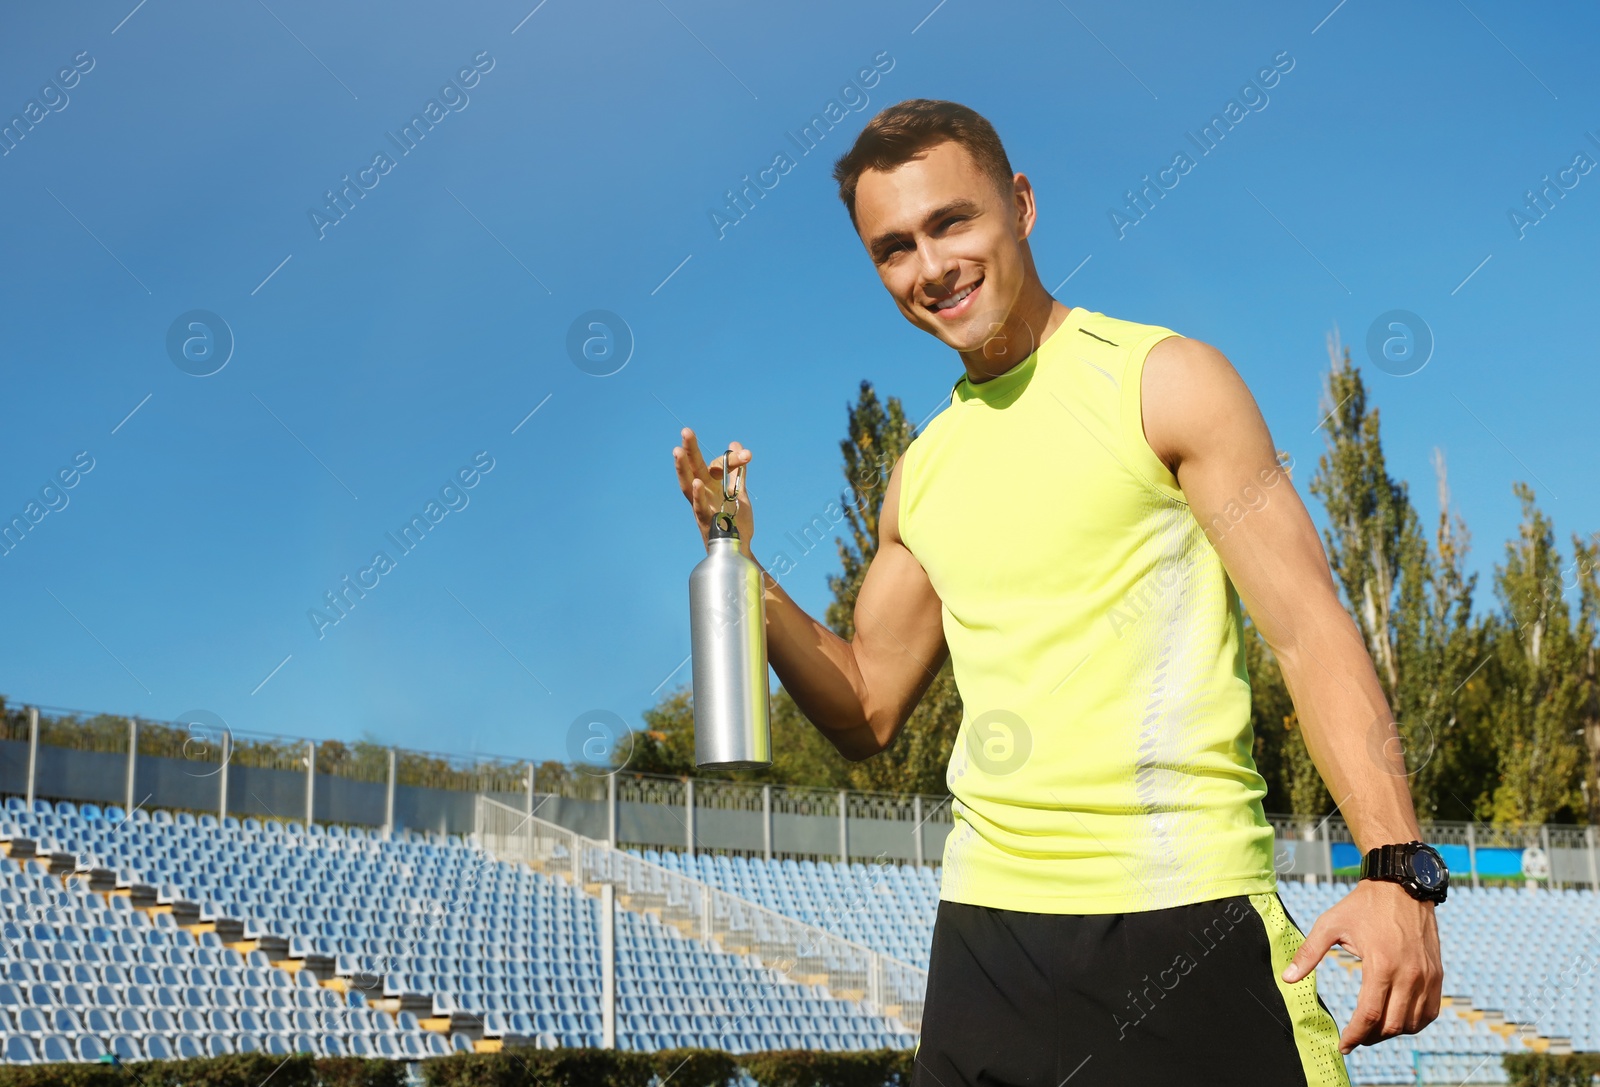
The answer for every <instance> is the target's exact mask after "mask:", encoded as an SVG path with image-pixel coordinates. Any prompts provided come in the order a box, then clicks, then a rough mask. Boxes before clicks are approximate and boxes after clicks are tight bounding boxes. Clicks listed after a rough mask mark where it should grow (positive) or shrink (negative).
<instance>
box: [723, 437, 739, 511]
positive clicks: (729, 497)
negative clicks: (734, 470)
mask: <svg viewBox="0 0 1600 1087" xmlns="http://www.w3.org/2000/svg"><path fill="white" fill-rule="evenodd" d="M732 454H733V450H732V449H729V450H728V451H727V452H726V453H724V454H722V502H723V504H724V505H726V504H727V503H729V502H734V503H737V502H738V500H739V485H738V484H735V485H734V488H733V490H732V492H729V490H728V479H729V472H728V457H730V456H731V455H732ZM739 470H740V472H741V474H742V473H743V471H744V469H743V467H742V466H741V467H740V469H739Z"/></svg>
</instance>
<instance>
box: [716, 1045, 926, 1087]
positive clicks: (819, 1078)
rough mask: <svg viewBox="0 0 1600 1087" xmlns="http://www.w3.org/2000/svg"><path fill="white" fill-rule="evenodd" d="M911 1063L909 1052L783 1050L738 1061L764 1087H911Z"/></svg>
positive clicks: (753, 1054) (754, 1054)
mask: <svg viewBox="0 0 1600 1087" xmlns="http://www.w3.org/2000/svg"><path fill="white" fill-rule="evenodd" d="M911 1062H912V1053H911V1051H910V1050H908V1049H871V1050H866V1051H864V1052H859V1053H817V1052H813V1051H811V1050H806V1049H780V1050H775V1051H773V1052H770V1053H750V1054H747V1055H745V1056H744V1057H742V1058H739V1063H740V1064H742V1065H743V1066H744V1069H745V1071H747V1072H749V1073H750V1075H751V1077H752V1078H753V1079H754V1080H755V1081H756V1082H757V1083H759V1084H761V1087H909V1084H910V1083H911Z"/></svg>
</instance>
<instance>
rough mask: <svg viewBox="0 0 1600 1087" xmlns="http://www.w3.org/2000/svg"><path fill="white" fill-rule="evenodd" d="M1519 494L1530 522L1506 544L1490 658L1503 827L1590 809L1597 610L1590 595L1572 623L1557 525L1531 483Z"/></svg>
mask: <svg viewBox="0 0 1600 1087" xmlns="http://www.w3.org/2000/svg"><path fill="white" fill-rule="evenodd" d="M1512 490H1513V492H1515V494H1516V495H1517V497H1518V498H1519V499H1521V501H1522V523H1521V526H1520V531H1519V533H1518V536H1517V539H1515V540H1513V541H1511V542H1509V543H1507V544H1506V561H1505V564H1504V565H1503V566H1501V565H1497V566H1496V567H1495V591H1496V593H1497V595H1498V596H1499V597H1500V601H1501V604H1502V607H1503V609H1504V610H1503V614H1502V616H1500V617H1498V618H1497V621H1496V624H1495V625H1496V629H1495V651H1496V652H1495V655H1494V659H1493V661H1492V666H1493V667H1494V668H1495V669H1496V672H1497V682H1496V683H1495V684H1494V686H1495V688H1496V698H1495V699H1494V701H1493V705H1492V708H1491V713H1492V715H1493V719H1494V735H1495V739H1496V742H1497V752H1498V755H1499V777H1500V780H1499V784H1498V786H1497V787H1496V789H1495V791H1494V799H1493V816H1494V820H1495V821H1496V822H1499V823H1543V822H1549V821H1552V820H1556V821H1571V820H1573V819H1574V818H1575V816H1576V815H1577V813H1578V812H1579V811H1584V812H1585V814H1587V812H1586V810H1585V805H1584V803H1583V799H1582V785H1583V782H1584V779H1585V776H1586V775H1585V773H1584V769H1585V767H1584V763H1585V761H1586V760H1585V752H1584V749H1583V742H1582V736H1583V731H1584V729H1583V722H1582V717H1583V714H1584V712H1585V709H1586V707H1589V706H1590V705H1591V704H1592V701H1593V698H1594V690H1593V683H1592V681H1591V680H1590V679H1589V677H1588V676H1586V675H1585V668H1586V665H1587V663H1588V658H1589V656H1590V653H1591V651H1592V648H1593V644H1594V627H1593V620H1594V613H1593V608H1592V605H1591V604H1589V601H1585V602H1584V606H1580V610H1579V616H1578V619H1577V621H1576V622H1574V620H1573V616H1572V612H1571V610H1570V608H1569V607H1568V605H1567V601H1566V598H1565V596H1564V595H1563V592H1562V589H1563V578H1562V576H1561V555H1560V553H1559V552H1558V551H1557V549H1556V546H1555V532H1554V529H1553V527H1552V525H1551V523H1550V521H1549V519H1548V518H1546V517H1545V516H1544V514H1543V512H1541V511H1540V509H1539V507H1538V504H1537V502H1536V500H1535V496H1534V492H1533V489H1532V488H1531V487H1529V486H1528V485H1527V484H1526V483H1521V482H1519V483H1516V484H1514V485H1513V486H1512ZM1574 542H1575V543H1579V547H1580V549H1581V548H1582V544H1581V542H1580V541H1574ZM1591 554H1592V553H1591ZM1590 599H1591V600H1592V594H1590Z"/></svg>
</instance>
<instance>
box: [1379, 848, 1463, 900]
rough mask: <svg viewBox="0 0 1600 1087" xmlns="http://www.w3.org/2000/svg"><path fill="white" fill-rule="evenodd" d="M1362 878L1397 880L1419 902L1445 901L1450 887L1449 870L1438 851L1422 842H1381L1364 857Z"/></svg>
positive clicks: (1394, 881) (1389, 881)
mask: <svg viewBox="0 0 1600 1087" xmlns="http://www.w3.org/2000/svg"><path fill="white" fill-rule="evenodd" d="M1361 878H1362V879H1381V880H1383V881H1385V882H1387V883H1398V884H1400V886H1401V887H1403V888H1405V892H1406V894H1408V895H1410V896H1411V897H1412V898H1415V899H1417V900H1418V901H1420V902H1435V903H1437V902H1443V901H1444V899H1445V894H1446V893H1447V892H1448V891H1449V889H1450V869H1448V868H1446V867H1445V863H1444V858H1443V857H1441V856H1439V851H1438V850H1437V849H1435V848H1433V846H1431V845H1427V844H1425V843H1423V842H1405V843H1403V844H1401V845H1380V846H1379V847H1378V848H1376V849H1372V850H1368V851H1367V855H1366V856H1364V857H1362V858H1361Z"/></svg>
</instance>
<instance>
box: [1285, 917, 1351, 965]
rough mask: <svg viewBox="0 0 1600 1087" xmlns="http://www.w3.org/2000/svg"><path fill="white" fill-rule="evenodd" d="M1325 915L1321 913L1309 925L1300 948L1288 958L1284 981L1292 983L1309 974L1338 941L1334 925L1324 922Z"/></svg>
mask: <svg viewBox="0 0 1600 1087" xmlns="http://www.w3.org/2000/svg"><path fill="white" fill-rule="evenodd" d="M1335 908H1337V907H1335ZM1329 912H1330V913H1331V912H1332V911H1331V910H1330V911H1329ZM1327 916H1328V915H1327V914H1323V915H1322V917H1319V918H1318V919H1317V923H1316V924H1314V925H1312V926H1311V931H1310V932H1308V933H1307V934H1306V939H1305V943H1303V944H1301V945H1300V950H1298V951H1296V952H1295V953H1294V958H1292V959H1290V960H1289V965H1288V966H1287V967H1286V968H1285V969H1284V971H1283V980H1284V981H1287V982H1289V983H1291V984H1292V983H1294V982H1296V981H1299V980H1300V979H1301V978H1303V977H1305V976H1306V975H1308V974H1310V973H1311V971H1313V970H1315V969H1316V968H1317V963H1319V962H1321V961H1322V956H1324V955H1326V954H1327V953H1328V949H1329V948H1330V947H1332V946H1333V945H1334V944H1336V943H1338V942H1339V939H1338V936H1337V934H1336V930H1335V928H1334V926H1333V925H1331V924H1325V923H1324V922H1325V920H1326V919H1327Z"/></svg>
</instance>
